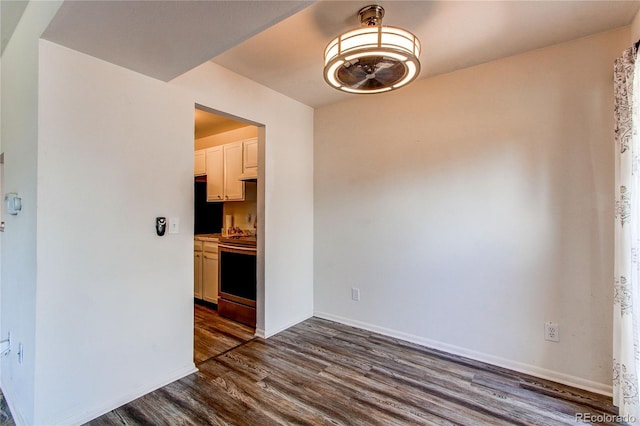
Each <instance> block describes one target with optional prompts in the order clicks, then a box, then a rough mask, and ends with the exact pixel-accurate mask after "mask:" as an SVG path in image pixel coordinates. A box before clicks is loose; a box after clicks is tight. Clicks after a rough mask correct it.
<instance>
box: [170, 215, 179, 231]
mask: <svg viewBox="0 0 640 426" xmlns="http://www.w3.org/2000/svg"><path fill="white" fill-rule="evenodd" d="M179 232H180V218H178V217H170V218H169V233H170V234H178V233H179Z"/></svg>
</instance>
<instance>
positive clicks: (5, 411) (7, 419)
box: [0, 392, 15, 426]
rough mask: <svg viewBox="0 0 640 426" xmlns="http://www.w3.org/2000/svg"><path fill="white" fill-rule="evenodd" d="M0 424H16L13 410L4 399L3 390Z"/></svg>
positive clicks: (0, 403) (2, 425) (4, 425)
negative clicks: (12, 413) (12, 414)
mask: <svg viewBox="0 0 640 426" xmlns="http://www.w3.org/2000/svg"><path fill="white" fill-rule="evenodd" d="M0 426H15V422H14V421H13V417H12V416H11V411H9V407H8V406H7V401H6V400H5V399H4V395H3V394H2V392H0Z"/></svg>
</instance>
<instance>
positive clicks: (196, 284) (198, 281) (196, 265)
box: [193, 251, 202, 299]
mask: <svg viewBox="0 0 640 426" xmlns="http://www.w3.org/2000/svg"><path fill="white" fill-rule="evenodd" d="M193 297H195V298H196V299H202V252H201V251H194V252H193Z"/></svg>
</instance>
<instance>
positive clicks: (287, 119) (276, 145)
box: [170, 62, 314, 336]
mask: <svg viewBox="0 0 640 426" xmlns="http://www.w3.org/2000/svg"><path fill="white" fill-rule="evenodd" d="M170 83H171V84H172V85H174V86H176V87H180V88H182V89H184V90H185V91H187V92H188V93H189V94H190V96H191V98H192V100H193V102H194V103H198V104H200V105H204V106H206V107H209V108H211V109H213V110H216V111H221V112H225V113H227V114H231V115H234V116H236V117H241V118H243V119H245V120H249V121H252V122H255V123H259V124H263V125H265V129H264V131H265V139H264V140H265V144H264V146H261V147H260V148H261V149H262V150H263V151H261V153H260V154H261V155H260V157H261V158H260V161H263V162H264V163H263V164H260V167H259V169H260V170H259V179H258V194H260V193H261V191H264V194H265V197H264V199H262V200H261V196H260V195H258V197H259V198H258V214H259V215H261V214H262V217H263V218H264V221H262V222H261V223H262V224H263V228H262V229H260V228H259V229H258V233H259V238H258V270H259V273H258V318H257V329H258V330H257V332H258V333H259V334H264V335H265V336H270V335H273V334H275V333H277V332H279V331H281V330H283V329H285V328H287V327H289V326H291V325H293V324H295V323H297V322H299V321H302V320H304V319H306V318H308V317H310V316H311V315H312V314H313V217H314V211H313V110H312V109H311V108H310V107H308V106H306V105H303V104H301V103H299V102H297V101H294V100H292V99H290V98H287V97H286V96H283V95H281V94H279V93H277V92H274V91H272V90H270V89H267V88H265V87H264V86H261V85H259V84H257V83H255V82H253V81H251V80H248V79H246V78H244V77H241V76H239V75H237V74H234V73H232V72H230V71H229V70H227V69H225V68H222V67H220V66H217V65H216V64H214V63H212V62H206V63H204V64H203V65H201V66H199V67H197V68H195V69H193V70H192V71H189V72H188V73H185V74H184V75H182V76H180V77H178V78H176V79H175V80H172V81H171V82H170ZM260 131H262V129H259V132H260ZM259 139H261V138H259ZM261 140H262V139H261ZM261 270H263V274H264V276H261V273H260V271H261ZM261 300H263V303H262V302H261ZM261 305H264V311H262V309H261Z"/></svg>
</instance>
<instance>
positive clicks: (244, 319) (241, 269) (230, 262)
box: [218, 236, 257, 327]
mask: <svg viewBox="0 0 640 426" xmlns="http://www.w3.org/2000/svg"><path fill="white" fill-rule="evenodd" d="M218 253H219V256H220V269H219V283H220V287H219V289H220V290H219V294H218V313H219V314H220V315H221V316H223V317H226V318H230V319H232V320H234V321H238V322H240V323H243V324H246V325H248V326H250V327H255V326H256V292H257V290H256V282H257V276H256V237H254V236H233V237H221V238H220V240H219V242H218Z"/></svg>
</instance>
